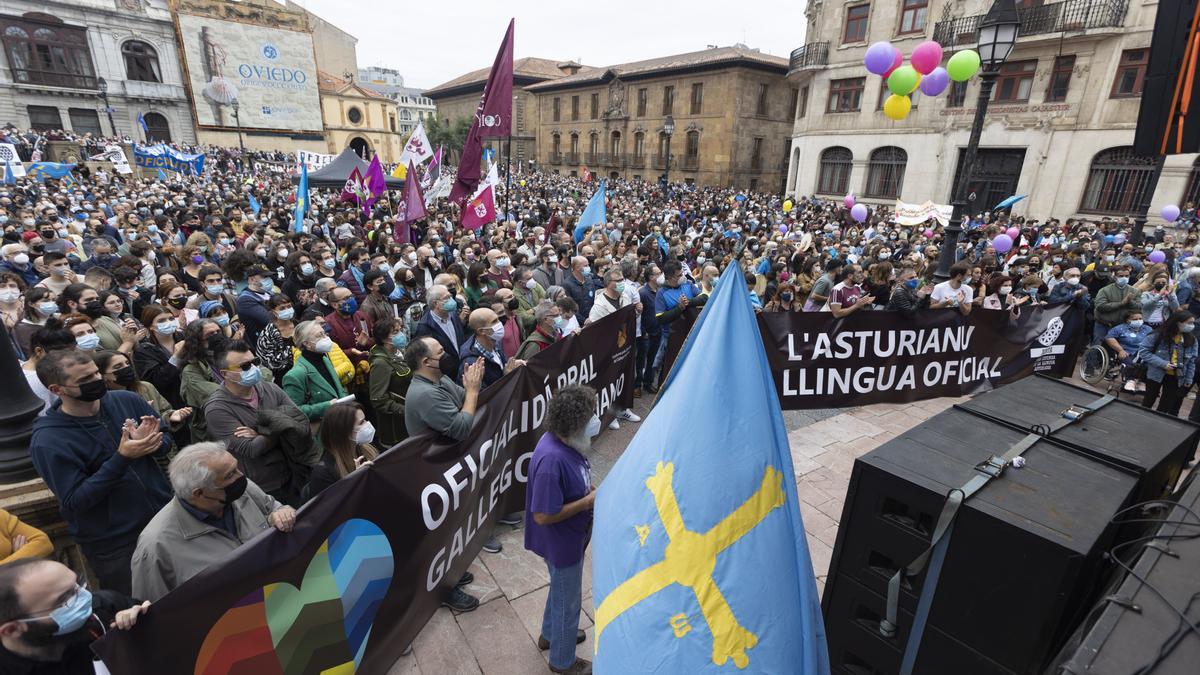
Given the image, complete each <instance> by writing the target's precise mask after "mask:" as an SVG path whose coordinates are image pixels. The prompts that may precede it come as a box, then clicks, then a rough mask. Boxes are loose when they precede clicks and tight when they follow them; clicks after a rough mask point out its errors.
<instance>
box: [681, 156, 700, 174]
mask: <svg viewBox="0 0 1200 675" xmlns="http://www.w3.org/2000/svg"><path fill="white" fill-rule="evenodd" d="M675 161H676V163H677V164H679V168H680V169H683V170H684V171H699V170H700V158H699V157H693V156H690V155H684V156H683V157H681V158H678V159H676V160H675Z"/></svg>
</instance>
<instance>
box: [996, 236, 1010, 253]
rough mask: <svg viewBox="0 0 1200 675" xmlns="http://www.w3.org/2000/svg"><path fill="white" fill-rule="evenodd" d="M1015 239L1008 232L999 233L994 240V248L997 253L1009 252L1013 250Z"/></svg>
mask: <svg viewBox="0 0 1200 675" xmlns="http://www.w3.org/2000/svg"><path fill="white" fill-rule="evenodd" d="M1012 245H1013V240H1012V237H1010V236H1008V235H1007V234H998V235H996V238H995V239H993V240H992V248H994V249H996V253H1008V252H1009V251H1011V250H1012Z"/></svg>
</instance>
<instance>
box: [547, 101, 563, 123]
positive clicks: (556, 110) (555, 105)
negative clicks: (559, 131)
mask: <svg viewBox="0 0 1200 675" xmlns="http://www.w3.org/2000/svg"><path fill="white" fill-rule="evenodd" d="M560 103H561V102H560V101H559V99H558V97H557V96H555V97H554V100H553V101H551V102H550V109H551V110H552V111H553V114H554V121H555V122H558V121H560V120H561V118H562V111H561V110H560V108H561V105H560Z"/></svg>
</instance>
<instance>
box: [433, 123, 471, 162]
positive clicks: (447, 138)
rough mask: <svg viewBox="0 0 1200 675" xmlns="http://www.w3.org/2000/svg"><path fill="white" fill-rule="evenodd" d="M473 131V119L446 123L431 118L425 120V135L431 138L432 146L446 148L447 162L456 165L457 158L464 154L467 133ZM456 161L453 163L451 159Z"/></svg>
mask: <svg viewBox="0 0 1200 675" xmlns="http://www.w3.org/2000/svg"><path fill="white" fill-rule="evenodd" d="M470 130H471V118H469V117H460V118H458V119H456V120H453V121H451V122H446V121H444V120H442V119H440V118H429V119H426V120H425V135H426V136H428V137H429V143H430V145H432V146H435V147H436V146H439V145H441V146H445V149H446V151H448V152H449V153H450V154H449V157H447V158H446V161H448V162H450V163H455V162H456V161H457V157H458V156H459V155H460V154H461V153H462V147H463V143H466V141H467V132H469V131H470ZM452 158H453V159H454V160H455V161H451V159H452Z"/></svg>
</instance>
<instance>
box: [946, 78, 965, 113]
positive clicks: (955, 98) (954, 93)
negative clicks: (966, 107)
mask: <svg viewBox="0 0 1200 675" xmlns="http://www.w3.org/2000/svg"><path fill="white" fill-rule="evenodd" d="M966 101H967V83H966V82H951V83H950V93H949V94H947V95H946V107H947V108H961V107H963V103H965V102H966Z"/></svg>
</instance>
